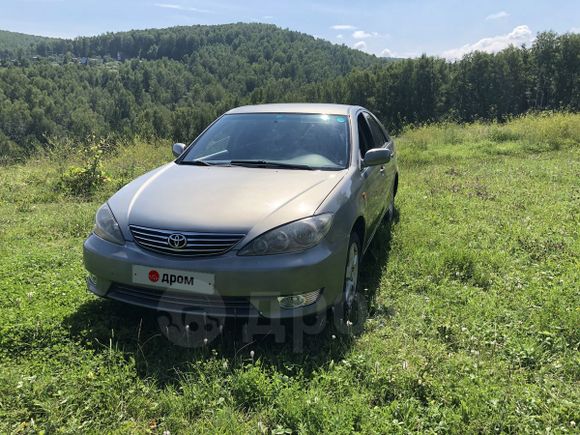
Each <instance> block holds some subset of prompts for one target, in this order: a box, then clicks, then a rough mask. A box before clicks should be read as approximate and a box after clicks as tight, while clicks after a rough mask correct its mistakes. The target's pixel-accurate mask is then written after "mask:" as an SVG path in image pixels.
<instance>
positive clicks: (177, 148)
mask: <svg viewBox="0 0 580 435" xmlns="http://www.w3.org/2000/svg"><path fill="white" fill-rule="evenodd" d="M183 150H185V144H183V143H174V144H173V146H172V147H171V151H173V155H174V156H175V157H179V156H180V155H182V154H183Z"/></svg>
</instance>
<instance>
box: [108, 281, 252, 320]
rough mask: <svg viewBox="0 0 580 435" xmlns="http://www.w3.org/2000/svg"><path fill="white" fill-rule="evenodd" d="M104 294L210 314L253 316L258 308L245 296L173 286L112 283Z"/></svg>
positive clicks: (150, 305)
mask: <svg viewBox="0 0 580 435" xmlns="http://www.w3.org/2000/svg"><path fill="white" fill-rule="evenodd" d="M107 297H108V298H110V299H114V300H116V301H120V302H125V303H128V304H132V305H137V306H140V307H145V308H152V309H155V310H159V311H169V312H177V313H191V314H196V313H197V314H213V315H219V316H226V317H257V316H259V313H258V311H257V310H256V308H254V306H253V305H252V304H251V303H250V301H249V300H248V298H244V297H235V296H224V297H220V296H217V295H200V294H195V293H187V292H178V291H173V290H157V289H150V288H142V287H135V286H132V285H126V284H118V283H113V284H112V285H111V288H110V290H109V292H108V293H107Z"/></svg>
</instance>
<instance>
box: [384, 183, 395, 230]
mask: <svg viewBox="0 0 580 435" xmlns="http://www.w3.org/2000/svg"><path fill="white" fill-rule="evenodd" d="M395 189H396V181H395V182H393V187H392V188H391V200H390V201H389V205H388V207H387V212H386V213H385V222H387V223H388V222H392V221H393V219H394V217H395V194H396V190H395Z"/></svg>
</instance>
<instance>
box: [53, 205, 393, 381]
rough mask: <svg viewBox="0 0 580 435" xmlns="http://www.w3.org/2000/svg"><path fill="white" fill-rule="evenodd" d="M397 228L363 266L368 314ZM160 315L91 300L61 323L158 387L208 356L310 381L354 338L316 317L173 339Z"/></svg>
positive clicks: (383, 236)
mask: <svg viewBox="0 0 580 435" xmlns="http://www.w3.org/2000/svg"><path fill="white" fill-rule="evenodd" d="M397 222H398V213H397V212H395V217H394V219H393V223H385V224H383V225H382V226H381V227H380V228H379V229H378V232H377V234H376V235H375V237H374V240H373V242H372V243H371V245H370V246H369V249H368V250H367V253H366V254H365V257H364V261H363V264H362V269H361V278H360V284H361V285H360V289H361V294H362V296H363V298H362V300H363V301H364V302H363V303H364V304H365V305H366V308H367V309H366V313H370V315H371V316H372V315H373V313H374V312H375V309H374V305H375V299H376V295H377V291H378V289H379V286H380V279H381V275H382V272H383V270H384V268H385V267H386V265H387V263H388V258H389V250H390V241H391V229H392V225H393V224H396V223H397ZM161 316H163V314H160V313H158V312H155V311H153V310H148V309H140V308H137V307H132V306H128V305H125V304H123V303H120V302H115V301H111V300H105V299H97V298H94V299H91V300H90V301H89V302H86V303H84V304H82V305H81V306H80V307H79V308H78V310H77V311H76V312H75V313H74V314H72V315H71V316H69V317H67V318H66V319H65V320H64V326H65V328H67V329H68V330H69V333H70V336H71V338H72V339H73V340H74V341H75V342H76V343H80V344H81V345H83V346H85V347H88V348H90V349H91V350H92V351H94V352H110V351H111V348H113V349H114V350H115V351H119V352H122V353H123V354H124V355H125V357H126V358H127V359H132V360H134V361H135V366H136V370H137V373H138V375H139V376H141V377H143V378H148V379H150V380H154V381H155V382H156V383H157V384H158V385H160V386H163V385H166V384H174V383H176V382H178V381H179V373H180V372H186V371H187V370H188V367H189V366H190V364H191V363H192V362H195V361H197V360H208V359H211V358H218V359H220V360H221V359H224V360H225V362H227V364H228V366H229V367H236V366H239V365H243V364H246V363H248V362H252V361H257V360H259V361H260V363H261V364H262V365H264V366H269V367H272V368H275V369H276V370H280V371H282V372H287V373H292V371H293V370H295V371H300V373H301V374H302V375H303V376H305V377H307V378H309V377H310V376H311V374H312V373H313V372H315V371H316V370H318V369H319V368H320V367H324V366H325V365H327V364H329V363H330V362H331V361H340V360H341V359H343V358H344V355H345V354H346V353H347V351H348V350H349V349H350V347H351V346H352V344H353V342H354V340H356V337H357V333H356V332H357V331H356V330H354V329H356V327H354V329H350V328H349V327H348V326H347V327H346V328H345V325H344V324H342V326H340V325H339V326H337V322H335V321H334V319H333V318H332V316H329V318H328V321H327V322H326V324H325V325H319V324H317V323H316V321H317V319H310V320H309V322H308V323H307V324H306V326H304V325H303V324H302V323H300V324H299V323H296V324H294V323H293V322H285V323H283V324H282V329H283V332H281V330H280V329H279V327H274V328H273V329H272V328H271V325H270V326H268V325H262V326H259V327H258V329H259V331H258V332H260V333H259V334H255V335H252V333H251V331H252V328H251V327H250V332H248V322H245V321H240V320H227V321H226V322H225V324H223V325H221V327H220V329H219V331H218V332H219V333H214V332H215V331H216V330H215V329H210V330H209V332H206V331H203V330H201V329H200V330H198V331H197V332H195V333H194V334H193V337H192V334H191V333H190V334H189V335H188V334H182V335H181V336H179V334H178V337H177V338H175V336H172V335H171V334H168V333H167V331H163V326H162V325H163V324H164V322H163V320H162V318H161ZM318 320H319V319H318ZM338 323H340V322H338ZM363 325H364V323H363ZM214 326H215V325H214ZM214 326H212V328H213V327H214ZM250 326H251V325H250ZM269 328H271V329H269ZM360 329H362V328H360ZM359 331H360V330H359ZM178 332H182V331H178ZM353 332H354V333H353ZM204 335H205V337H204ZM191 337H192V338H191Z"/></svg>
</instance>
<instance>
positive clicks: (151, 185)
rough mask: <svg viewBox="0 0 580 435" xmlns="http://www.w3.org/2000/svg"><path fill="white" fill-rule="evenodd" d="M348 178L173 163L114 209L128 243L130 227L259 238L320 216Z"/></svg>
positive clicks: (125, 193)
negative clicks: (324, 204) (271, 230)
mask: <svg viewBox="0 0 580 435" xmlns="http://www.w3.org/2000/svg"><path fill="white" fill-rule="evenodd" d="M345 173H346V171H305V170H289V169H269V168H247V167H237V166H227V167H226V166H186V165H178V164H175V163H169V164H167V165H165V166H162V167H160V168H158V169H156V170H154V171H151V172H149V173H147V174H145V175H143V176H141V177H139V178H137V179H136V180H134V181H133V182H131V183H129V184H128V185H127V186H125V187H124V188H123V189H121V190H120V191H119V192H117V193H116V194H115V195H114V196H113V197H112V198H111V199H110V200H109V205H110V207H111V210H112V211H113V214H114V215H115V218H116V219H117V221H118V222H119V225H120V226H121V228H122V229H123V233H124V235H125V237H126V238H127V239H131V238H132V237H131V236H130V234H129V232H128V230H127V226H128V225H141V226H146V227H152V228H160V229H173V230H180V231H200V232H206V231H207V232H221V231H223V232H241V233H244V234H247V233H250V232H252V233H255V232H262V231H265V230H267V229H269V228H272V227H275V226H278V225H281V224H283V223H286V222H290V221H293V220H296V219H300V218H302V217H306V216H310V215H312V214H314V213H315V211H316V209H317V208H318V207H319V206H320V204H321V203H322V201H323V200H324V199H325V198H326V197H327V196H328V194H329V193H330V192H331V191H332V189H333V188H334V187H335V186H336V184H337V183H338V182H339V181H340V180H341V179H342V177H343V176H344V174H345ZM252 229H254V231H251V230H252Z"/></svg>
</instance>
